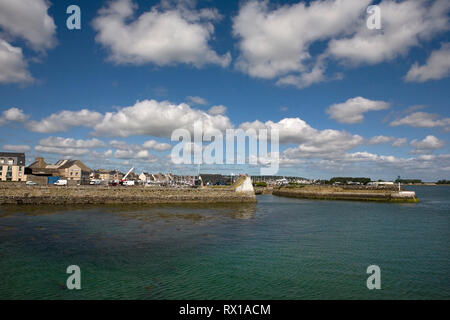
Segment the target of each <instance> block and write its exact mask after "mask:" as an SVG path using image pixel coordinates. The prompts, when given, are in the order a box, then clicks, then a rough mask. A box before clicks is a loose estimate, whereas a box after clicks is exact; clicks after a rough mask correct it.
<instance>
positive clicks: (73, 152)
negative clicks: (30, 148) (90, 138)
mask: <svg viewBox="0 0 450 320" xmlns="http://www.w3.org/2000/svg"><path fill="white" fill-rule="evenodd" d="M34 150H36V151H37V152H43V153H52V154H59V155H63V156H83V155H85V154H88V153H89V149H79V148H58V147H46V146H41V145H37V146H35V147H34Z"/></svg>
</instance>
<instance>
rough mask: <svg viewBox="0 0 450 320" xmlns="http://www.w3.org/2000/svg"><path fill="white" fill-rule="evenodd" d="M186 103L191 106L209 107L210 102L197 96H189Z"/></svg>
mask: <svg viewBox="0 0 450 320" xmlns="http://www.w3.org/2000/svg"><path fill="white" fill-rule="evenodd" d="M186 101H187V102H188V103H189V104H190V105H202V106H204V105H207V104H208V101H206V99H204V98H202V97H197V96H188V97H186Z"/></svg>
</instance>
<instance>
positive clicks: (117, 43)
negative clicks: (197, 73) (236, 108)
mask: <svg viewBox="0 0 450 320" xmlns="http://www.w3.org/2000/svg"><path fill="white" fill-rule="evenodd" d="M136 7H137V5H136V4H134V3H133V2H132V1H131V0H117V1H112V2H110V4H109V5H108V7H106V8H102V9H101V10H100V11H99V15H98V16H97V17H96V18H95V19H94V21H93V26H94V29H95V30H96V31H97V32H98V33H97V36H96V41H97V42H99V43H101V44H102V45H103V46H104V47H106V48H107V49H108V50H109V52H110V56H109V58H110V59H111V60H112V61H114V62H116V63H118V64H127V63H130V64H137V65H140V64H144V63H154V64H156V65H158V66H165V65H172V64H176V63H186V64H191V65H194V66H196V67H201V66H203V65H204V64H208V63H212V64H218V65H220V66H223V67H225V66H227V65H229V63H230V60H231V56H230V54H229V53H227V54H225V55H223V56H219V55H218V54H217V53H216V52H215V51H214V50H213V49H211V47H210V46H209V42H210V40H211V39H212V38H213V36H214V25H213V23H214V22H217V21H219V20H220V18H221V16H220V15H219V13H218V12H217V10H215V9H201V10H196V9H195V8H193V6H192V5H190V4H189V2H186V1H184V2H183V1H181V2H179V3H178V5H176V6H172V5H170V4H169V2H167V1H163V2H162V3H161V5H156V6H153V7H152V8H151V10H150V11H146V12H144V13H142V14H141V15H140V16H139V17H136V18H134V13H135V10H136ZM133 18H134V19H133Z"/></svg>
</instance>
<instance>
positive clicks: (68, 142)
mask: <svg viewBox="0 0 450 320" xmlns="http://www.w3.org/2000/svg"><path fill="white" fill-rule="evenodd" d="M39 145H41V146H45V147H57V148H98V147H104V146H105V144H104V143H103V142H102V141H100V140H98V139H89V140H82V139H79V140H76V139H73V138H63V137H48V138H45V139H41V140H39Z"/></svg>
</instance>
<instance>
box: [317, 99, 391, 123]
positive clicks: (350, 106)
mask: <svg viewBox="0 0 450 320" xmlns="http://www.w3.org/2000/svg"><path fill="white" fill-rule="evenodd" d="M388 108H389V103H387V102H384V101H374V100H369V99H365V98H363V97H356V98H352V99H348V100H347V101H345V102H344V103H337V104H333V105H331V106H330V107H329V108H328V109H327V111H326V112H327V113H328V114H329V115H330V118H332V119H335V120H337V121H338V122H340V123H360V122H362V121H363V120H364V113H366V112H369V111H378V110H385V109H388Z"/></svg>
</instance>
